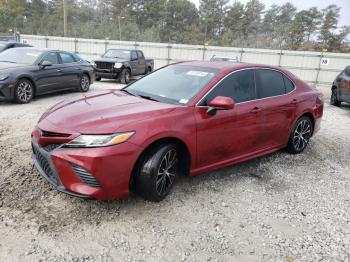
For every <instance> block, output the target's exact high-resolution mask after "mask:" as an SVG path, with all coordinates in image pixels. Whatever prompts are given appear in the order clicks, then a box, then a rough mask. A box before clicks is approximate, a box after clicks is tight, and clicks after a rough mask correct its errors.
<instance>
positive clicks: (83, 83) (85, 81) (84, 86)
mask: <svg viewBox="0 0 350 262" xmlns="http://www.w3.org/2000/svg"><path fill="white" fill-rule="evenodd" d="M89 89H90V78H89V77H88V75H87V74H83V75H82V76H81V78H80V86H79V91H80V92H87V91H89Z"/></svg>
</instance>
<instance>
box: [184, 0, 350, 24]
mask: <svg viewBox="0 0 350 262" xmlns="http://www.w3.org/2000/svg"><path fill="white" fill-rule="evenodd" d="M190 1H191V2H193V3H195V4H196V5H197V7H198V5H199V0H190ZM248 1H249V0H241V1H240V2H241V3H243V4H245V3H247V2H248ZM231 2H234V1H233V0H231ZM260 2H262V3H263V4H264V5H265V8H268V7H270V6H271V5H272V4H277V5H283V4H285V3H287V2H290V3H292V4H293V5H294V6H296V7H297V8H298V9H299V10H303V9H309V8H310V7H313V6H316V7H318V9H323V8H325V7H327V6H328V5H331V4H336V5H337V6H340V7H341V11H340V18H339V26H343V25H350V1H349V0H333V1H324V0H289V1H288V0H260Z"/></svg>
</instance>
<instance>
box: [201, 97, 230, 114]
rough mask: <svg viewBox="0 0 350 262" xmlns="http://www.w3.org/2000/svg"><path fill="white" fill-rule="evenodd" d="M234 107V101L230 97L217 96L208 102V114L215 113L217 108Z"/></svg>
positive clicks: (226, 108) (228, 108)
mask: <svg viewBox="0 0 350 262" xmlns="http://www.w3.org/2000/svg"><path fill="white" fill-rule="evenodd" d="M234 107H235V101H233V99H232V98H230V97H225V96H217V97H215V98H214V99H213V100H212V101H211V102H210V103H209V108H208V110H207V113H208V115H215V114H216V111H217V110H231V109H233V108H234Z"/></svg>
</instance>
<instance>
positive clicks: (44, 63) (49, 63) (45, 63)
mask: <svg viewBox="0 0 350 262" xmlns="http://www.w3.org/2000/svg"><path fill="white" fill-rule="evenodd" d="M40 65H41V66H42V67H43V68H45V67H48V66H52V63H51V62H50V61H47V60H44V61H43V62H41V63H40Z"/></svg>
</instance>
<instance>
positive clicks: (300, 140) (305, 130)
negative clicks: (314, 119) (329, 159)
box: [293, 119, 312, 151]
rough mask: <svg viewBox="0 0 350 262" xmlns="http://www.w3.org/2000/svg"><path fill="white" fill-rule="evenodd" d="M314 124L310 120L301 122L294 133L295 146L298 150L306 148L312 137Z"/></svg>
mask: <svg viewBox="0 0 350 262" xmlns="http://www.w3.org/2000/svg"><path fill="white" fill-rule="evenodd" d="M311 131H312V126H311V123H310V121H309V120H306V119H303V120H302V121H300V122H299V124H298V126H297V127H296V129H295V131H294V135H293V146H294V148H295V149H296V150H297V151H302V150H304V149H305V147H306V146H307V144H308V143H309V141H310V138H311Z"/></svg>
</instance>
